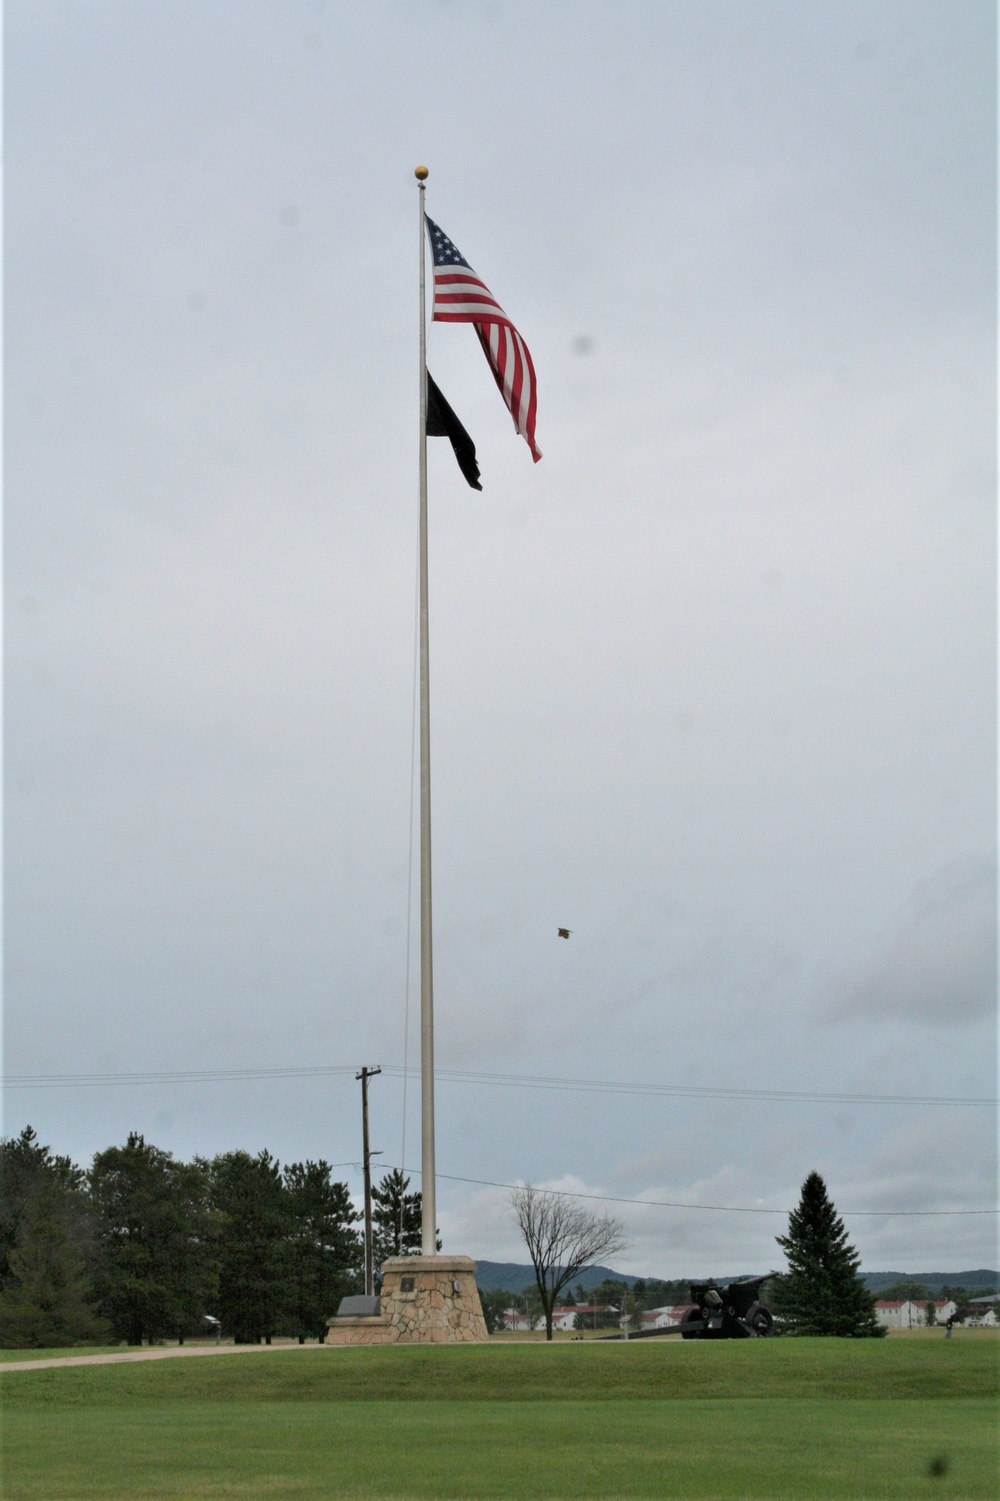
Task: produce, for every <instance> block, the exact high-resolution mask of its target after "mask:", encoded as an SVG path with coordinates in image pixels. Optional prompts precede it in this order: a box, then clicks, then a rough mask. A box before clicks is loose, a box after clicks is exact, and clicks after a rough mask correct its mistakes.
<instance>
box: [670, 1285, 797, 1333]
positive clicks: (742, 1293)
mask: <svg viewBox="0 0 1000 1501" xmlns="http://www.w3.org/2000/svg"><path fill="white" fill-rule="evenodd" d="M767 1280H768V1279H767V1278H766V1277H741V1278H740V1279H739V1281H737V1282H730V1283H728V1284H727V1286H725V1287H719V1285H718V1284H717V1283H715V1282H692V1284H691V1298H692V1301H693V1302H694V1304H695V1306H694V1308H689V1309H688V1310H687V1312H686V1313H685V1315H684V1317H683V1318H682V1319H681V1322H680V1324H679V1325H677V1328H678V1329H679V1331H680V1334H681V1336H682V1338H683V1339H766V1338H767V1336H768V1335H769V1334H773V1333H774V1318H773V1317H772V1314H771V1310H770V1309H769V1308H768V1307H767V1306H766V1305H765V1304H764V1303H762V1302H761V1301H760V1290H761V1288H762V1287H763V1285H764V1283H765V1282H766V1281H767Z"/></svg>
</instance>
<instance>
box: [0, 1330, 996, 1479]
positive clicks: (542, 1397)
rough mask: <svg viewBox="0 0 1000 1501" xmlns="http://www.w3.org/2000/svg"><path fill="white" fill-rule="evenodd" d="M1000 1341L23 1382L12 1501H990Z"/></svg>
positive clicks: (107, 1371) (423, 1354) (260, 1363)
mask: <svg viewBox="0 0 1000 1501" xmlns="http://www.w3.org/2000/svg"><path fill="white" fill-rule="evenodd" d="M998 1357H1000V1341H997V1340H995V1339H993V1340H969V1339H965V1340H963V1339H961V1338H954V1339H951V1340H948V1341H945V1340H944V1339H943V1338H941V1339H939V1340H935V1341H930V1340H927V1341H920V1342H916V1341H914V1342H910V1341H891V1340H877V1341H876V1340H871V1341H860V1342H857V1343H853V1342H850V1341H838V1340H766V1341H765V1340H753V1341H746V1342H732V1343H729V1342H727V1343H722V1342H719V1343H702V1342H700V1341H697V1342H696V1341H691V1342H688V1343H683V1342H681V1341H677V1340H663V1341H659V1340H657V1341H645V1342H641V1343H636V1342H631V1343H629V1344H618V1343H606V1344H597V1343H576V1344H562V1345H551V1346H539V1345H530V1346H524V1345H522V1346H512V1345H493V1346H486V1347H482V1346H479V1347H476V1346H473V1347H466V1348H461V1347H459V1348H447V1347H446V1348H441V1347H437V1348H426V1347H423V1348H421V1347H409V1348H399V1347H396V1348H394V1349H373V1350H345V1349H336V1350H321V1349H316V1348H315V1347H313V1348H312V1349H306V1350H299V1349H284V1350H283V1349H274V1350H271V1351H268V1352H266V1353H255V1354H246V1355H229V1356H225V1357H213V1356H205V1357H201V1358H196V1359H188V1360H184V1359H180V1360H165V1361H154V1362H149V1363H133V1364H125V1365H110V1366H90V1367H85V1366H81V1367H72V1368H68V1369H58V1368H54V1369H50V1370H44V1371H25V1372H16V1371H9V1372H6V1373H5V1374H4V1375H3V1377H2V1380H0V1393H2V1397H3V1417H4V1421H3V1441H4V1486H3V1495H4V1497H5V1498H6V1501H28V1498H31V1501H41V1498H57V1501H76V1498H84V1497H86V1498H95V1501H96V1498H100V1501H118V1498H129V1501H133V1498H134V1501H147V1498H149V1501H153V1498H156V1501H159V1498H167V1497H170V1498H176V1497H206V1498H211V1497H225V1498H231V1497H247V1498H249V1497H254V1498H271V1497H281V1498H285V1497H296V1498H300V1497H301V1498H313V1497H316V1498H318V1497H612V1496H650V1497H653V1496H656V1497H692V1498H694V1497H697V1498H708V1497H775V1498H778V1497H781V1498H786V1497H787V1498H790V1501H799V1498H806V1497H819V1498H827V1497H829V1498H836V1497H848V1496H849V1497H852V1498H867V1497H871V1498H876V1497H900V1498H904V1497H905V1498H921V1497H925V1496H927V1497H941V1498H949V1501H955V1498H979V1497H983V1498H987V1497H988V1498H993V1497H995V1496H996V1494H997V1490H998V1469H997V1462H998V1451H997V1438H996V1434H997V1423H996V1419H997V1401H996V1399H997V1390H998V1370H1000V1362H998Z"/></svg>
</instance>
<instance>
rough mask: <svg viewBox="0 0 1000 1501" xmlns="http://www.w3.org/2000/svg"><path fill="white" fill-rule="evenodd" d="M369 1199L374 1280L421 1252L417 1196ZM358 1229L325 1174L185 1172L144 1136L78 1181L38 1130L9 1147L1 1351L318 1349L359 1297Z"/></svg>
mask: <svg viewBox="0 0 1000 1501" xmlns="http://www.w3.org/2000/svg"><path fill="white" fill-rule="evenodd" d="M408 1187H409V1179H408V1178H404V1177H403V1175H402V1173H400V1172H399V1171H398V1170H397V1171H394V1172H391V1173H387V1174H386V1175H385V1176H384V1177H383V1178H382V1180H381V1182H380V1183H379V1184H377V1185H375V1187H374V1188H373V1193H372V1200H373V1215H372V1219H373V1242H374V1256H375V1264H376V1266H378V1265H380V1264H381V1262H382V1261H384V1260H385V1259H386V1257H388V1256H393V1255H406V1254H409V1253H411V1252H414V1251H419V1249H420V1210H421V1205H420V1194H419V1193H408V1192H407V1189H408ZM360 1219H361V1216H360V1214H359V1212H358V1210H357V1209H356V1208H355V1207H354V1205H353V1203H352V1201H351V1196H350V1193H349V1190H348V1186H347V1184H346V1183H343V1182H337V1181H335V1179H334V1177H333V1173H332V1170H331V1168H330V1165H329V1163H327V1162H324V1161H322V1160H320V1161H315V1162H314V1161H306V1162H293V1163H289V1164H286V1165H285V1166H284V1167H283V1166H282V1165H281V1164H280V1163H279V1162H278V1160H277V1159H276V1158H275V1157H273V1156H272V1155H271V1154H270V1152H267V1151H261V1152H258V1153H257V1154H256V1156H254V1155H252V1154H251V1153H249V1152H245V1151H236V1152H223V1153H221V1154H220V1155H218V1156H216V1157H213V1158H210V1159H209V1158H202V1157H196V1158H195V1159H194V1160H193V1161H192V1162H181V1161H179V1160H178V1159H176V1158H175V1157H174V1156H173V1155H172V1154H171V1153H170V1152H166V1151H163V1150H162V1149H161V1148H160V1147H156V1146H153V1145H152V1143H150V1142H147V1141H146V1140H145V1138H144V1137H143V1136H141V1135H139V1134H137V1133H133V1134H132V1135H130V1136H129V1138H128V1140H127V1141H126V1143H125V1145H124V1146H115V1147H109V1148H108V1149H107V1150H106V1151H103V1152H98V1153H97V1154H96V1156H95V1157H94V1159H93V1162H92V1163H91V1165H90V1167H89V1168H87V1169H83V1168H81V1167H79V1166H77V1164H75V1163H74V1162H72V1161H71V1160H70V1159H69V1158H68V1157H63V1156H60V1155H58V1154H56V1153H54V1152H52V1150H51V1149H50V1148H49V1147H47V1146H43V1145H42V1144H41V1143H40V1142H39V1140H38V1137H37V1135H36V1134H35V1132H34V1131H33V1130H32V1128H31V1127H30V1126H27V1127H25V1129H24V1130H23V1131H22V1132H21V1134H20V1136H17V1137H11V1138H5V1139H3V1140H2V1141H0V1345H3V1346H5V1347H7V1348H16V1349H26V1348H42V1347H49V1346H58V1345H72V1344H82V1343H95V1342H101V1341H107V1342H110V1343H120V1342H125V1343H127V1344H130V1345H139V1344H142V1343H143V1342H151V1341H156V1340H164V1339H177V1340H180V1341H181V1342H183V1341H184V1339H185V1338H190V1337H192V1336H195V1335H199V1334H201V1335H204V1333H205V1332H206V1327H207V1326H206V1315H208V1316H210V1317H212V1318H215V1319H217V1320H218V1321H219V1323H220V1324H221V1327H222V1331H223V1333H225V1334H226V1335H227V1336H228V1337H231V1338H232V1339H233V1340H234V1341H235V1342H236V1343H237V1344H252V1343H260V1342H261V1341H263V1342H265V1343H270V1341H271V1339H272V1338H274V1337H275V1336H279V1335H280V1336H285V1337H289V1336H290V1337H292V1338H298V1339H299V1341H300V1342H304V1341H305V1340H307V1339H322V1338H323V1337H324V1335H325V1333H326V1322H327V1319H329V1318H330V1316H331V1315H332V1314H334V1313H336V1311H337V1306H338V1304H339V1302H340V1299H341V1298H342V1297H344V1296H345V1295H346V1294H348V1293H355V1292H360V1291H362V1290H363V1281H364V1274H363V1268H364V1246H363V1238H362V1234H361V1232H360V1230H359V1228H358V1226H359V1222H360Z"/></svg>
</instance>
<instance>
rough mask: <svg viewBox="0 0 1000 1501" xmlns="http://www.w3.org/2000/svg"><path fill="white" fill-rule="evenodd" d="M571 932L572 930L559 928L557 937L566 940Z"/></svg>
mask: <svg viewBox="0 0 1000 1501" xmlns="http://www.w3.org/2000/svg"><path fill="white" fill-rule="evenodd" d="M572 931H573V929H572V928H560V929H559V937H560V938H568V937H569V935H570V934H571V933H572Z"/></svg>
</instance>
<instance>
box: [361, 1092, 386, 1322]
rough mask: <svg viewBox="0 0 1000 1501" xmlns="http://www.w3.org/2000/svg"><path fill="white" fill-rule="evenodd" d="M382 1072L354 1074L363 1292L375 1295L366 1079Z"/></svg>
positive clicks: (370, 1156)
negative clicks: (361, 1168) (361, 1170)
mask: <svg viewBox="0 0 1000 1501" xmlns="http://www.w3.org/2000/svg"><path fill="white" fill-rule="evenodd" d="M381 1072H382V1070H381V1068H363V1069H362V1070H361V1072H360V1074H355V1075H354V1077H355V1078H356V1079H360V1080H361V1139H362V1143H363V1147H364V1161H365V1292H366V1293H367V1295H368V1297H369V1298H371V1297H374V1295H375V1267H374V1265H373V1264H372V1263H373V1258H372V1154H371V1148H370V1147H369V1145H368V1080H369V1079H373V1078H374V1077H375V1075H376V1074H380V1073H381Z"/></svg>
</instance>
